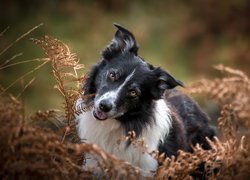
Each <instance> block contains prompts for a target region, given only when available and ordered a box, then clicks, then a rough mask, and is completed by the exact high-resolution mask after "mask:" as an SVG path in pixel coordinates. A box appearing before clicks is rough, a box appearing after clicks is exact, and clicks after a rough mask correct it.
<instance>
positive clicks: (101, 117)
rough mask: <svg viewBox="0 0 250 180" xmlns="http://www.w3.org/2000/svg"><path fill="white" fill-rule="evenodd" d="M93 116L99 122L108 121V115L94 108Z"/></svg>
mask: <svg viewBox="0 0 250 180" xmlns="http://www.w3.org/2000/svg"><path fill="white" fill-rule="evenodd" d="M93 115H94V117H95V118H96V119H97V120H100V121H104V120H106V119H108V115H107V114H106V113H105V112H103V111H100V110H98V109H96V108H94V111H93Z"/></svg>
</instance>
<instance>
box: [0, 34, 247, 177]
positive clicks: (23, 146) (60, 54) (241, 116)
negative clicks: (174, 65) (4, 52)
mask: <svg viewBox="0 0 250 180" xmlns="http://www.w3.org/2000/svg"><path fill="white" fill-rule="evenodd" d="M33 41H34V42H35V43H36V44H37V45H38V46H40V47H42V48H43V49H44V51H45V53H46V54H47V56H48V58H49V61H50V62H51V64H52V68H53V75H54V77H55V80H56V82H57V85H56V89H58V90H59V92H60V93H61V95H62V96H63V97H64V99H65V112H64V114H60V113H59V112H58V111H56V110H48V111H46V112H37V113H36V114H35V115H33V116H32V117H31V119H32V122H38V123H27V119H26V118H25V117H24V115H23V105H22V103H21V102H20V101H19V100H18V99H16V98H15V97H13V96H12V95H10V94H8V93H7V92H6V91H5V89H4V88H1V91H0V93H1V97H0V98H1V102H0V125H1V126H0V138H1V141H0V154H1V158H0V178H1V179H34V178H39V179H48V178H49V179H61V178H63V179H79V178H94V177H95V178H97V176H102V177H104V178H107V179H120V178H125V179H126V178H127V179H138V178H139V177H140V176H142V175H145V173H142V172H141V171H140V169H139V168H137V167H133V166H132V165H130V164H128V163H126V162H123V161H120V160H118V159H116V158H115V157H114V156H112V155H110V154H107V153H105V152H104V151H102V150H101V149H100V148H98V147H97V146H96V145H92V144H84V143H79V141H77V135H76V133H75V124H74V102H75V99H76V97H78V96H79V95H80V91H81V88H80V87H79V82H80V84H81V83H82V81H83V80H84V77H83V78H82V77H79V76H78V75H77V70H78V69H80V68H82V66H81V65H79V64H78V59H77V58H76V56H75V55H74V54H72V53H71V52H70V50H69V48H68V47H67V46H66V45H65V44H64V43H62V42H61V41H59V40H56V39H53V38H51V37H48V36H46V37H44V38H41V39H39V40H37V39H33ZM216 69H218V70H219V71H221V72H224V73H227V76H226V77H223V78H217V79H213V80H201V81H200V82H198V83H195V84H193V85H192V86H191V87H189V88H187V90H186V91H187V93H195V94H197V93H203V94H206V95H207V96H208V97H209V98H212V99H215V100H217V101H218V103H219V104H220V105H221V115H220V118H219V119H218V124H219V129H220V131H221V134H222V135H223V138H222V139H223V140H219V139H217V138H216V139H215V141H209V143H210V145H211V147H212V149H211V150H207V151H206V150H203V149H202V148H201V147H200V146H199V145H197V146H195V147H194V152H193V153H187V152H182V151H180V152H179V156H178V157H177V158H174V157H171V158H166V159H164V158H163V156H162V155H159V154H158V153H157V152H152V153H150V154H151V155H152V156H154V157H155V158H157V159H158V160H159V161H160V162H161V164H162V166H161V167H160V168H159V169H158V171H157V172H156V173H155V174H154V178H157V179H166V178H169V177H171V178H172V179H192V176H191V175H192V174H194V173H195V172H196V171H197V169H198V167H199V165H200V164H201V163H204V167H205V169H204V173H203V174H201V177H203V178H206V179H214V178H216V179H236V178H240V179H247V178H248V177H249V175H250V139H249V138H250V123H249V122H250V97H249V94H250V81H249V78H248V77H247V76H246V75H245V74H244V73H243V72H241V71H239V70H234V69H231V68H228V67H224V66H222V65H220V66H217V67H216ZM46 121H50V122H52V124H53V127H54V128H52V130H53V131H52V130H50V129H46V128H44V127H41V126H43V125H44V123H45V122H46ZM62 122H63V123H62ZM37 124H39V126H37ZM56 129H57V130H58V131H56ZM69 135H70V136H71V137H73V142H72V138H71V140H67V141H66V140H65V137H67V136H69ZM130 135H131V137H125V138H123V139H125V140H131V141H137V142H134V143H132V145H136V146H141V147H142V149H143V151H144V153H149V152H146V150H145V147H146V145H145V144H144V143H143V140H134V138H133V132H131V133H130ZM76 142H78V143H76ZM84 153H91V154H95V155H97V156H98V157H99V160H100V161H99V163H98V167H97V168H98V169H99V173H98V174H97V173H96V171H95V170H94V169H92V170H91V169H89V170H84V169H83V168H82V163H83V162H84ZM99 178H100V177H99Z"/></svg>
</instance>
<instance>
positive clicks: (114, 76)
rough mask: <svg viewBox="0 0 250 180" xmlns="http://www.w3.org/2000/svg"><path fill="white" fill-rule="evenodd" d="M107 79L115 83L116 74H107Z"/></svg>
mask: <svg viewBox="0 0 250 180" xmlns="http://www.w3.org/2000/svg"><path fill="white" fill-rule="evenodd" d="M108 78H109V79H110V80H111V81H115V80H116V74H115V72H113V71H112V72H110V73H109V74H108Z"/></svg>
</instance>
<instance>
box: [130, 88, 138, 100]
mask: <svg viewBox="0 0 250 180" xmlns="http://www.w3.org/2000/svg"><path fill="white" fill-rule="evenodd" d="M137 96H138V92H137V91H136V90H134V89H132V90H130V91H129V92H128V97H130V98H135V97H137Z"/></svg>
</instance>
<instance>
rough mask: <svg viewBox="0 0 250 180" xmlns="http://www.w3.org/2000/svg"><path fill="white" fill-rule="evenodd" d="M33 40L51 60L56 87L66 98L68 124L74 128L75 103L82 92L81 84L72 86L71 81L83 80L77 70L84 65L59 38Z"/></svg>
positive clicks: (47, 37) (46, 37)
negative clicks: (80, 90) (80, 89)
mask: <svg viewBox="0 0 250 180" xmlns="http://www.w3.org/2000/svg"><path fill="white" fill-rule="evenodd" d="M32 41H33V42H34V43H35V44H37V45H38V46H40V47H41V48H42V49H43V50H44V51H45V53H46V55H47V56H48V58H49V59H50V60H51V63H52V69H53V75H54V78H55V80H56V82H57V85H56V86H55V88H56V89H57V90H58V91H59V92H60V93H61V95H62V96H63V98H64V99H65V114H66V119H67V120H68V126H69V127H70V128H72V129H74V128H75V123H74V118H75V116H74V113H75V112H74V105H75V101H76V98H77V97H78V96H79V94H80V93H79V86H76V87H72V84H69V82H72V81H81V78H79V77H78V74H77V70H78V69H81V68H83V66H82V65H80V64H79V59H78V58H77V57H76V55H75V54H74V53H71V51H70V50H69V47H68V46H67V45H66V44H64V43H63V42H61V41H59V40H57V39H54V38H52V37H49V36H45V37H44V38H41V39H32Z"/></svg>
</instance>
